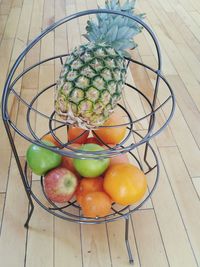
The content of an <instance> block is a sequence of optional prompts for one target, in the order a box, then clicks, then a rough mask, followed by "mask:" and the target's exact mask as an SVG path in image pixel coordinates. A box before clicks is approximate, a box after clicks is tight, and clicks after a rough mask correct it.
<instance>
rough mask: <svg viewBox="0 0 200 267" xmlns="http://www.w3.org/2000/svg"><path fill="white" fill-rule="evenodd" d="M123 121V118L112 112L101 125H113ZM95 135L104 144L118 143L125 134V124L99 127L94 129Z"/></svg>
mask: <svg viewBox="0 0 200 267" xmlns="http://www.w3.org/2000/svg"><path fill="white" fill-rule="evenodd" d="M123 123H125V121H124V119H123V118H122V116H121V115H120V114H118V113H117V112H115V113H113V114H112V115H111V116H110V117H109V118H108V120H107V121H106V122H105V123H104V125H103V126H114V125H120V124H123ZM94 132H95V133H96V134H97V136H98V137H99V138H100V139H101V140H102V141H103V142H104V143H106V144H119V143H120V142H121V141H122V140H123V139H124V137H125V135H126V126H121V127H111V128H103V127H102V128H99V129H97V130H94Z"/></svg>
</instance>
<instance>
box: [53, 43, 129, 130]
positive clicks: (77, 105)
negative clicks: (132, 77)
mask: <svg viewBox="0 0 200 267" xmlns="http://www.w3.org/2000/svg"><path fill="white" fill-rule="evenodd" d="M126 71H127V68H126V61H125V59H124V57H123V56H122V55H121V54H120V53H119V52H118V51H116V50H115V49H114V48H113V47H111V46H110V45H108V44H105V43H92V42H90V43H88V44H86V45H81V46H80V47H78V48H75V49H74V51H73V52H72V53H71V54H70V55H69V56H68V57H67V59H66V62H65V64H64V65H63V68H62V71H61V73H60V77H59V80H58V82H57V85H56V97H55V110H56V112H57V113H58V114H59V115H60V116H61V117H62V118H64V119H65V120H66V121H67V122H69V123H72V124H76V125H77V126H79V127H82V128H87V129H88V128H94V127H98V126H100V125H103V123H104V122H105V121H106V119H108V117H109V115H110V113H112V111H113V110H114V108H115V106H116V105H117V103H118V102H119V100H120V98H121V94H122V88H123V85H124V83H125V78H126Z"/></svg>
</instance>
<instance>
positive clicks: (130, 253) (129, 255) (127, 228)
mask: <svg viewBox="0 0 200 267" xmlns="http://www.w3.org/2000/svg"><path fill="white" fill-rule="evenodd" d="M128 232H129V216H128V217H127V218H125V243H126V249H127V252H128V257H129V263H130V264H134V260H133V255H132V252H131V248H130V243H129V240H128Z"/></svg>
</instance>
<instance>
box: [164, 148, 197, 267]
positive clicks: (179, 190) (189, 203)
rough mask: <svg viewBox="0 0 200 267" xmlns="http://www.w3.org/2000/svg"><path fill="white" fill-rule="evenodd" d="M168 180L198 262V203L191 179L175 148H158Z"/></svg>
mask: <svg viewBox="0 0 200 267" xmlns="http://www.w3.org/2000/svg"><path fill="white" fill-rule="evenodd" d="M160 152H161V156H162V159H163V161H164V165H165V168H166V171H167V173H168V176H169V180H170V182H171V184H172V187H173V191H174V194H175V197H176V200H177V204H178V206H179V208H180V212H181V214H182V218H183V221H184V224H185V227H186V230H187V233H188V235H189V238H190V241H191V244H192V247H193V249H194V253H195V255H196V260H197V262H198V264H199V263H200V249H199V248H200V232H199V227H200V221H199V214H200V205H199V199H198V196H197V194H196V192H195V190H194V187H193V185H192V181H191V179H190V177H189V175H188V172H187V169H186V168H185V165H184V162H183V160H182V158H181V155H180V153H179V151H178V149H177V148H175V147H174V148H160Z"/></svg>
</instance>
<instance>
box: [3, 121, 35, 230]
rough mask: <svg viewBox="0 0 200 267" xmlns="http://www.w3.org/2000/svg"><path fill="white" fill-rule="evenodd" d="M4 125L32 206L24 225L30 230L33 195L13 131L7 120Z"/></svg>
mask: <svg viewBox="0 0 200 267" xmlns="http://www.w3.org/2000/svg"><path fill="white" fill-rule="evenodd" d="M4 125H5V129H6V132H7V135H8V138H9V141H10V145H11V148H12V151H13V154H14V156H15V160H16V163H17V167H18V170H19V173H20V176H21V179H22V183H23V185H24V189H25V191H26V195H27V197H28V200H29V204H30V206H31V209H30V211H29V214H28V218H27V220H26V222H25V224H24V227H26V228H28V224H29V221H30V218H31V216H32V213H33V210H34V205H33V200H32V198H31V195H30V192H29V185H27V182H26V179H25V174H24V172H23V169H22V165H21V162H20V159H19V156H18V153H17V149H16V147H15V143H14V140H13V137H12V134H11V131H10V127H9V125H8V123H7V121H6V120H4Z"/></svg>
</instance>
